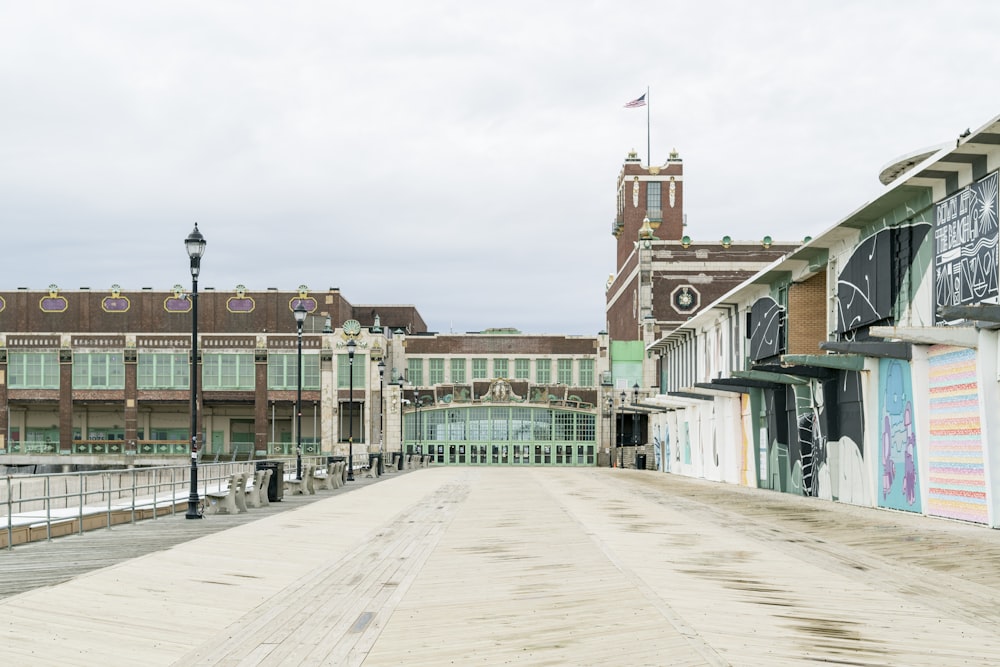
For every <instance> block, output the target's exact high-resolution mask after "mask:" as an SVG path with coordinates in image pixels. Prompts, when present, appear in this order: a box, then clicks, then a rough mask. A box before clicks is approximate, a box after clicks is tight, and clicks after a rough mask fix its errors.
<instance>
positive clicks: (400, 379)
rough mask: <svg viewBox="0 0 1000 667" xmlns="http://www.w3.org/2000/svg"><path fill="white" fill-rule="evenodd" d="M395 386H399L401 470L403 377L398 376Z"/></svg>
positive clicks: (400, 458) (401, 467)
mask: <svg viewBox="0 0 1000 667" xmlns="http://www.w3.org/2000/svg"><path fill="white" fill-rule="evenodd" d="M396 385H397V386H399V462H398V463H399V469H400V470H402V469H403V405H404V404H405V403H406V400H405V399H404V398H403V376H402V375H400V376H399V378H398V379H397V380H396Z"/></svg>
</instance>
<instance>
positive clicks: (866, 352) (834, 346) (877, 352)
mask: <svg viewBox="0 0 1000 667" xmlns="http://www.w3.org/2000/svg"><path fill="white" fill-rule="evenodd" d="M819 349H821V350H829V351H830V352H837V353H838V354H837V355H830V356H848V355H853V356H858V355H860V356H862V357H876V358H879V359H906V360H907V361H909V360H910V359H912V358H913V343H910V342H906V341H874V340H871V341H869V340H866V341H847V342H834V341H827V342H825V343H820V344H819ZM858 370H860V369H858Z"/></svg>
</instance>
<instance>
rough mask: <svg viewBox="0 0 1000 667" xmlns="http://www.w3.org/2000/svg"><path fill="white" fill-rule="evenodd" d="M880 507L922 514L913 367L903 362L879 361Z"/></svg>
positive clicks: (893, 360) (897, 360)
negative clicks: (911, 372) (914, 411)
mask: <svg viewBox="0 0 1000 667" xmlns="http://www.w3.org/2000/svg"><path fill="white" fill-rule="evenodd" d="M878 409H879V420H880V423H879V459H878V479H879V495H878V504H879V506H880V507H891V508H893V509H897V510H909V511H911V512H919V511H920V497H919V494H918V493H917V481H918V480H917V442H916V425H915V424H914V422H913V389H912V387H911V384H910V365H909V364H908V363H907V362H905V361H902V360H900V359H880V360H879V403H878Z"/></svg>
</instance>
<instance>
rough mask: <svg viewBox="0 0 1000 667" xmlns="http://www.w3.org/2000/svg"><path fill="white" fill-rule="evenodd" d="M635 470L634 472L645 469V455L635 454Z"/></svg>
mask: <svg viewBox="0 0 1000 667" xmlns="http://www.w3.org/2000/svg"><path fill="white" fill-rule="evenodd" d="M635 468H636V470H645V469H646V455H645V454H636V455H635Z"/></svg>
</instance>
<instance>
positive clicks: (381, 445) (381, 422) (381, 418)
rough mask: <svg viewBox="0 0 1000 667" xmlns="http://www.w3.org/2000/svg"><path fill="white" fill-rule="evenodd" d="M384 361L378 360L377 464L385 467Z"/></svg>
mask: <svg viewBox="0 0 1000 667" xmlns="http://www.w3.org/2000/svg"><path fill="white" fill-rule="evenodd" d="M384 392H385V361H384V360H382V359H379V360H378V453H379V456H380V458H379V464H380V465H383V466H384V465H385V398H384Z"/></svg>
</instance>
